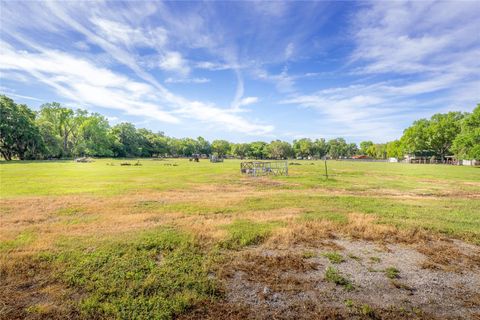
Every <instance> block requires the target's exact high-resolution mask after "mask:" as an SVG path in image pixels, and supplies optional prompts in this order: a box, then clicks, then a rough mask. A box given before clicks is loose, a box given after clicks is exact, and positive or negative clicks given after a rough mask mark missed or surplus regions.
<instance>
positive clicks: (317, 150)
mask: <svg viewBox="0 0 480 320" xmlns="http://www.w3.org/2000/svg"><path fill="white" fill-rule="evenodd" d="M327 153H328V143H327V142H326V141H325V139H323V138H321V139H317V140H315V141H314V142H313V154H314V155H315V156H317V157H318V158H323V157H324V156H325V155H327Z"/></svg>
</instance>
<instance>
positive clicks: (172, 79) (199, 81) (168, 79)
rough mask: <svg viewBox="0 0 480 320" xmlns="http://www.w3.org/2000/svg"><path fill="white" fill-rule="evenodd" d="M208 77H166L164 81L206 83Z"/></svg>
mask: <svg viewBox="0 0 480 320" xmlns="http://www.w3.org/2000/svg"><path fill="white" fill-rule="evenodd" d="M208 82H210V79H208V78H178V79H176V78H171V77H170V78H167V79H165V83H208Z"/></svg>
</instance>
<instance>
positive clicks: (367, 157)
mask: <svg viewBox="0 0 480 320" xmlns="http://www.w3.org/2000/svg"><path fill="white" fill-rule="evenodd" d="M352 159H370V157H369V156H366V155H364V154H356V155H354V156H352Z"/></svg>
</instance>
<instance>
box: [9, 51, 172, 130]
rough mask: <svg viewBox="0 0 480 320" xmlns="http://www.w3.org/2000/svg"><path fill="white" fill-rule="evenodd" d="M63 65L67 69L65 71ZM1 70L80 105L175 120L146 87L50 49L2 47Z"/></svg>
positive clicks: (153, 92)
mask: <svg viewBox="0 0 480 320" xmlns="http://www.w3.org/2000/svg"><path fill="white" fill-rule="evenodd" d="M65 66H68V68H66V67H65ZM0 69H1V70H2V71H3V72H5V73H8V72H9V71H22V72H24V73H26V74H29V75H31V76H32V77H33V78H35V79H36V80H38V81H40V82H43V83H45V84H47V85H49V86H51V87H53V88H54V89H55V90H56V91H57V93H58V94H60V95H62V96H64V97H65V98H68V99H72V100H74V101H77V102H79V103H84V104H88V105H93V106H99V107H103V108H109V109H119V110H122V111H124V112H126V113H127V114H131V115H149V116H150V117H153V118H155V119H157V120H160V121H164V122H172V123H176V122H178V121H179V120H178V118H177V117H175V116H173V115H171V114H170V113H169V112H166V111H165V110H162V109H161V108H160V107H159V103H158V99H156V97H155V91H154V90H152V88H151V87H150V86H149V85H146V84H144V83H140V82H136V81H132V80H131V79H128V78H127V77H125V76H122V75H119V74H116V73H113V72H111V71H110V70H108V69H105V68H101V67H98V66H95V65H94V64H92V63H91V62H89V61H86V60H82V59H79V58H77V57H73V56H70V55H68V54H65V53H61V52H58V51H53V50H45V51H44V52H42V53H30V52H27V51H15V50H13V49H12V48H7V47H5V46H4V47H3V50H2V52H1V53H0Z"/></svg>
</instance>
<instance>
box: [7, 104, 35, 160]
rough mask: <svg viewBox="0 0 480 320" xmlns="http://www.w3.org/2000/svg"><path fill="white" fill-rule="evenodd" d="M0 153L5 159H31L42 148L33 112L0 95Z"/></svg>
mask: <svg viewBox="0 0 480 320" xmlns="http://www.w3.org/2000/svg"><path fill="white" fill-rule="evenodd" d="M0 119H1V121H0V153H1V154H2V156H3V157H4V158H5V160H12V158H13V157H18V158H19V159H20V160H24V159H33V158H35V157H36V155H37V154H38V152H39V151H41V149H42V148H43V141H42V139H41V136H40V131H39V128H38V127H37V126H36V124H35V113H34V112H33V111H32V110H30V109H29V108H28V107H27V106H26V105H23V104H16V103H15V102H14V101H13V100H12V99H10V98H8V97H7V96H4V95H1V96H0Z"/></svg>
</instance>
